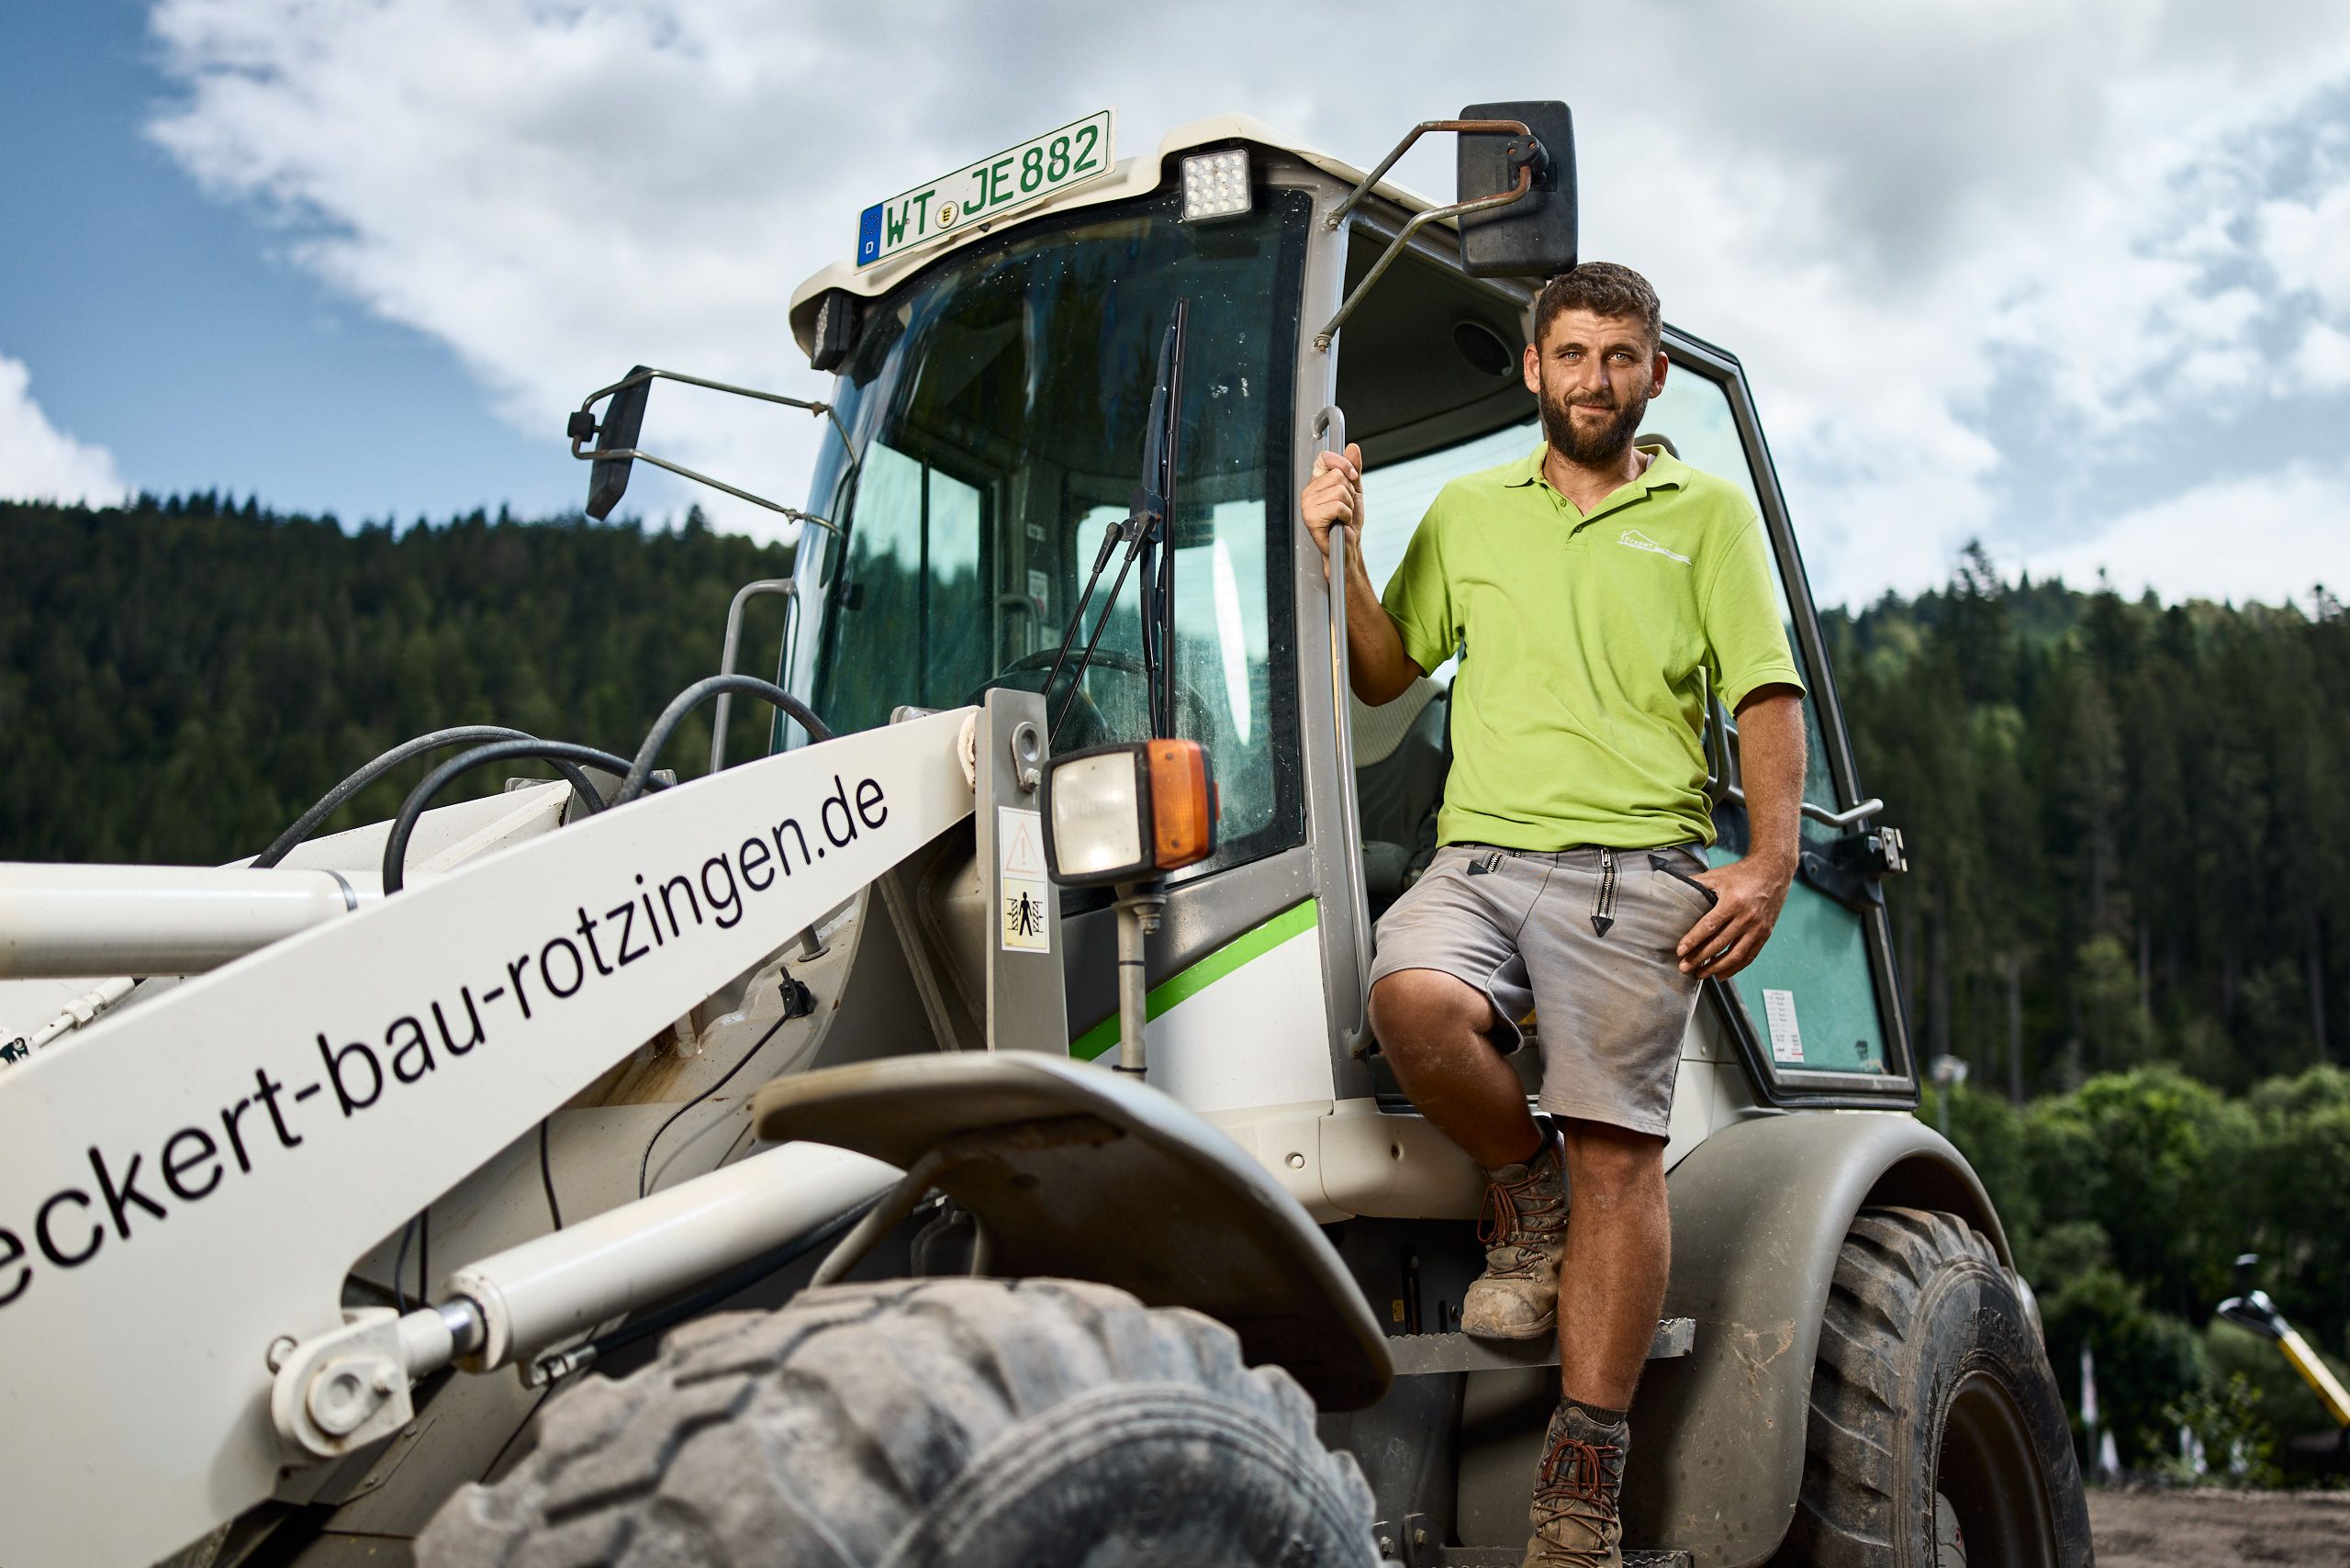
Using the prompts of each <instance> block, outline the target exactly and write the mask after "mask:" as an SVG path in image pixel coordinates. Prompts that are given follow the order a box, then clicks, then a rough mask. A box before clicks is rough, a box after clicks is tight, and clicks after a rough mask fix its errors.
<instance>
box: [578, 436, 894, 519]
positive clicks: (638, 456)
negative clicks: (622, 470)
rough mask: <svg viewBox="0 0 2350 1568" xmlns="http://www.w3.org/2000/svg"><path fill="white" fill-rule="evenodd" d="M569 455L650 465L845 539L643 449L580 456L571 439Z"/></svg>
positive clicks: (795, 511) (804, 515)
mask: <svg viewBox="0 0 2350 1568" xmlns="http://www.w3.org/2000/svg"><path fill="white" fill-rule="evenodd" d="M571 455H572V456H574V457H576V458H578V459H579V460H580V461H581V462H582V463H598V462H610V461H619V460H621V459H628V460H632V461H634V462H638V463H650V464H652V465H653V466H655V468H666V469H667V470H668V471H669V472H670V473H672V474H675V475H677V476H679V477H680V478H686V479H691V480H693V481H694V482H695V483H696V484H698V485H708V486H709V487H711V489H713V490H722V491H724V492H725V493H726V494H728V495H730V496H732V497H733V498H735V499H736V500H738V501H748V502H750V503H751V504H752V505H753V506H755V507H765V508H767V510H769V511H771V512H779V513H781V514H782V515H783V516H784V517H786V518H789V520H790V521H793V522H810V523H813V524H815V525H816V526H817V527H818V528H821V529H822V530H823V531H824V532H827V533H830V534H832V535H833V536H834V538H836V539H844V540H845V539H846V538H847V537H848V535H847V534H845V533H843V532H841V529H840V525H839V524H838V523H835V522H832V521H827V520H826V519H823V518H821V517H818V516H817V515H816V514H815V513H814V512H807V511H801V510H800V509H799V508H798V507H788V506H785V505H784V504H783V503H782V502H781V501H771V500H769V499H767V498H766V497H765V496H755V495H753V494H752V493H751V492H750V491H748V490H739V489H736V488H735V487H733V486H732V485H730V484H728V483H727V482H726V481H725V480H723V479H713V478H711V476H709V475H707V474H700V473H697V472H695V471H694V470H693V469H691V468H688V467H686V466H685V465H682V464H677V463H672V462H670V461H669V460H668V459H667V458H666V457H658V456H655V454H652V453H650V452H647V451H645V450H644V449H643V447H637V446H628V447H621V448H620V449H619V450H617V451H613V452H582V451H580V450H579V442H578V441H577V440H576V439H574V440H573V442H572V443H571Z"/></svg>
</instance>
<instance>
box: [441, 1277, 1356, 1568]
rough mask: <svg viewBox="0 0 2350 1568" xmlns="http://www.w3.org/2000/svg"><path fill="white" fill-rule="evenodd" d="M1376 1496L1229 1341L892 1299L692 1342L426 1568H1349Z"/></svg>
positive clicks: (1145, 1318) (1033, 1310)
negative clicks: (1056, 1566) (499, 1567)
mask: <svg viewBox="0 0 2350 1568" xmlns="http://www.w3.org/2000/svg"><path fill="white" fill-rule="evenodd" d="M418 1561H419V1562H420V1564H422V1565H423V1568H459V1565H464V1568H473V1565H475V1564H491V1563H496V1564H515V1565H523V1564H529V1565H532V1568H537V1565H542V1564H543V1565H548V1568H553V1565H556V1564H563V1565H573V1564H588V1563H597V1564H604V1563H609V1564H614V1565H617V1568H650V1565H653V1564H673V1563H674V1564H687V1563H692V1564H730V1565H734V1568H748V1565H750V1564H762V1565H766V1564H774V1565H786V1564H789V1565H792V1568H798V1565H800V1564H808V1565H811V1568H812V1565H815V1564H823V1565H825V1568H836V1565H837V1568H849V1565H855V1568H867V1565H868V1564H870V1565H874V1568H881V1565H887V1568H927V1565H931V1564H937V1565H942V1568H943V1565H945V1564H948V1563H953V1564H958V1565H970V1568H1034V1565H1035V1564H1038V1563H1047V1562H1050V1563H1061V1562H1069V1563H1075V1562H1083V1563H1086V1564H1089V1565H1091V1568H1161V1565H1164V1568H1179V1565H1180V1568H1191V1565H1195V1564H1196V1565H1201V1568H1205V1565H1207V1564H1241V1565H1251V1568H1255V1565H1261V1568H1306V1565H1308V1564H1314V1565H1319V1568H1336V1565H1338V1564H1370V1563H1371V1562H1375V1561H1376V1551H1375V1550H1374V1548H1373V1544H1372V1540H1371V1493H1370V1489H1369V1488H1368V1487H1367V1486H1366V1485H1365V1484H1363V1480H1362V1476H1361V1473H1360V1472H1359V1471H1358V1470H1357V1469H1356V1467H1355V1463H1354V1462H1353V1460H1352V1459H1350V1458H1348V1456H1346V1455H1344V1454H1332V1453H1330V1452H1329V1451H1328V1450H1326V1449H1324V1448H1323V1446H1322V1444H1321V1442H1320V1441H1319V1439H1316V1438H1315V1432H1314V1406H1313V1403H1312V1401H1311V1400H1309V1399H1308V1398H1307V1397H1306V1395H1305V1394H1304V1391H1303V1390H1301V1389H1300V1388H1299V1387H1298V1386H1297V1384H1296V1383H1293V1382H1292V1381H1291V1379H1290V1377H1289V1376H1288V1374H1287V1373H1285V1372H1281V1371H1279V1370H1278V1369H1274V1368H1259V1369H1256V1370H1253V1371H1252V1370H1251V1369H1249V1368H1248V1367H1247V1366H1245V1365H1243V1364H1242V1362H1241V1360H1240V1350H1239V1343H1238V1341H1237V1339H1235V1338H1234V1337H1233V1335H1232V1333H1231V1332H1230V1330H1228V1329H1226V1328H1225V1327H1223V1326H1222V1325H1220V1324H1218V1323H1216V1322H1214V1320H1212V1319H1210V1318H1207V1317H1203V1316H1200V1315H1199V1314H1197V1313H1193V1312H1186V1311H1180V1310H1159V1311H1152V1310H1149V1309H1147V1308H1146V1307H1144V1306H1143V1305H1141V1304H1140V1303H1138V1302H1136V1300H1135V1299H1134V1298H1133V1297H1132V1296H1129V1295H1126V1294H1124V1293H1123V1292H1119V1291H1115V1290H1111V1289H1109V1288H1107V1287H1104V1286H1101V1285H1092V1284H1084V1283H1079V1282H1070V1281H1061V1280H1041V1281H1022V1282H999V1281H990V1280H945V1281H941V1280H927V1281H895V1282H888V1283H882V1284H872V1285H854V1286H842V1287H835V1288H831V1289H825V1290H818V1291H811V1292H809V1293H808V1294H805V1295H803V1296H800V1298H798V1299H797V1300H795V1301H794V1302H793V1303H792V1304H791V1305H789V1306H786V1307H785V1308H783V1309H782V1310H780V1311H778V1312H775V1313H770V1314H738V1315H729V1316H724V1317H717V1318H711V1319H708V1320H706V1321H704V1322H702V1323H699V1324H696V1325H693V1326H691V1327H688V1328H686V1329H682V1330H680V1331H679V1332H677V1333H676V1334H673V1335H672V1336H671V1337H670V1338H669V1340H668V1342H667V1344H666V1345H665V1346H664V1347H663V1349H662V1352H661V1355H660V1357H659V1359H658V1360H656V1361H655V1362H654V1363H653V1364H652V1365H651V1366H649V1367H646V1368H645V1369H644V1370H643V1371H642V1372H637V1373H636V1374H635V1375H633V1376H632V1377H629V1378H626V1379H623V1380H620V1381H617V1382H615V1381H611V1380H608V1379H602V1378H598V1379H595V1380H592V1381H590V1382H588V1383H584V1384H582V1385H581V1386H580V1387H578V1388H576V1389H573V1390H571V1391H570V1392H569V1393H567V1394H564V1395H563V1396H561V1397H560V1398H557V1399H556V1400H554V1401H553V1402H552V1403H551V1404H550V1405H549V1406H548V1408H547V1412H546V1414H545V1416H544V1417H542V1418H541V1422H540V1426H539V1431H538V1443H537V1448H536V1450H534V1451H533V1452H532V1454H531V1455H530V1456H529V1457H528V1458H526V1459H525V1460H524V1461H523V1462H521V1463H520V1465H518V1466H517V1467H516V1469H515V1470H514V1471H513V1472H512V1473H509V1475H508V1476H506V1477H505V1478H504V1479H502V1480H500V1481H499V1482H498V1483H497V1484H494V1485H489V1486H468V1487H466V1488H464V1490H463V1491H462V1492H460V1493H459V1494H458V1495H456V1496H455V1497H453V1498H452V1499H451V1500H450V1503H449V1505H448V1506H446V1507H445V1508H443V1509H442V1513H441V1515H440V1517H439V1518H436V1519H435V1520H434V1521H433V1523H432V1525H431V1528H430V1529H427V1530H426V1531H425V1533H424V1536H423V1537H422V1539H421V1540H419V1542H418Z"/></svg>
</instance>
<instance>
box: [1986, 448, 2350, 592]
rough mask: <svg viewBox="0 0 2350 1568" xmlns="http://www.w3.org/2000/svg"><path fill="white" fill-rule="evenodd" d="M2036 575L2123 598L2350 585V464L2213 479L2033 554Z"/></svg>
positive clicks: (2027, 560) (2028, 558) (2028, 562)
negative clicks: (2103, 584)
mask: <svg viewBox="0 0 2350 1568" xmlns="http://www.w3.org/2000/svg"><path fill="white" fill-rule="evenodd" d="M2018 564H2019V565H2020V566H2023V567H2024V568H2025V569H2026V570H2028V571H2029V572H2031V575H2032V576H2033V577H2036V578H2043V579H2044V578H2048V577H2062V578H2064V580H2065V582H2067V583H2069V584H2071V585H2072V586H2073V587H2075V588H2087V587H2093V586H2095V584H2096V582H2097V580H2098V573H2099V572H2100V571H2102V572H2104V573H2105V575H2106V579H2107V580H2108V581H2109V582H2110V583H2111V584H2112V586H2113V587H2114V588H2116V589H2118V590H2120V591H2121V592H2122V593H2124V594H2127V595H2131V596H2132V597H2134V596H2135V595H2137V594H2139V593H2142V592H2143V591H2144V590H2145V589H2147V588H2153V589H2154V592H2155V593H2156V594H2157V595H2159V596H2160V597H2161V598H2163V599H2167V600H2180V599H2226V600H2230V601H2232V602H2234V603H2238V604H2242V603H2245V602H2248V601H2251V600H2255V599H2257V600H2259V601H2261V602H2264V603H2267V604H2282V603H2284V602H2285V601H2287V600H2288V599H2305V598H2306V596H2307V594H2308V592H2309V590H2310V589H2311V588H2312V587H2314V586H2316V585H2319V584H2323V585H2324V586H2325V587H2326V588H2328V589H2329V590H2330V591H2332V592H2333V593H2335V594H2337V595H2338V594H2340V593H2341V592H2342V591H2343V589H2344V584H2345V583H2350V464H2345V463H2333V464H2314V463H2297V464H2294V465H2290V466H2288V467H2285V468H2281V469H2277V470H2272V471H2269V472H2266V473H2258V474H2251V475H2246V476H2242V477H2239V478H2224V479H2214V480H2212V481H2210V483H2209V484H2205V485H2199V486H2198V487H2195V488H2194V489H2191V490H2188V491H2186V492H2184V493H2182V494H2180V495H2177V496H2175V497H2173V498H2170V499H2168V500H2165V501H2161V502H2157V503H2156V504H2154V505H2153V506H2149V507H2143V508H2140V509H2138V510H2133V511H2131V512H2127V513H2125V514H2123V515H2121V516H2120V517H2116V518H2114V519H2113V520H2112V521H2111V522H2110V523H2109V524H2108V525H2107V526H2106V527H2105V528H2104V529H2103V530H2101V531H2100V532H2098V536H2097V537H2096V538H2095V539H2093V540H2089V541H2085V542H2083V543H2076V544H2068V545H2063V546H2058V547H2053V548H2048V549H2042V550H2039V551H2034V552H2027V553H2026V554H2025V555H2024V557H2023V559H2022V560H2021V561H2020V563H2018Z"/></svg>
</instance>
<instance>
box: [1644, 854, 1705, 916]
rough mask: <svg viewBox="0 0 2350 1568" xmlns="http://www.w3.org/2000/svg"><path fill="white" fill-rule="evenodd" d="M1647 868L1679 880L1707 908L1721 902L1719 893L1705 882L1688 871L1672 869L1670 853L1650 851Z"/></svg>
mask: <svg viewBox="0 0 2350 1568" xmlns="http://www.w3.org/2000/svg"><path fill="white" fill-rule="evenodd" d="M1649 868H1650V869H1651V870H1654V871H1662V872H1663V873H1664V874H1665V875H1666V876H1668V877H1670V878H1672V879H1673V880H1674V881H1676V882H1679V883H1680V884H1681V885H1682V886H1683V887H1684V888H1687V889H1688V890H1690V891H1691V892H1694V893H1695V894H1696V895H1697V896H1698V897H1699V898H1701V899H1704V900H1705V901H1706V907H1707V909H1711V908H1713V907H1714V906H1715V905H1716V904H1718V903H1719V902H1722V896H1721V894H1719V893H1718V892H1716V891H1714V890H1713V889H1711V888H1709V887H1707V886H1706V884H1705V883H1703V882H1701V881H1699V880H1697V879H1696V878H1695V877H1693V876H1691V875H1690V874H1689V873H1688V872H1686V871H1678V870H1675V869H1673V857H1671V856H1670V855H1664V854H1661V853H1659V852H1657V851H1654V850H1651V851H1650V853H1649Z"/></svg>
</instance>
